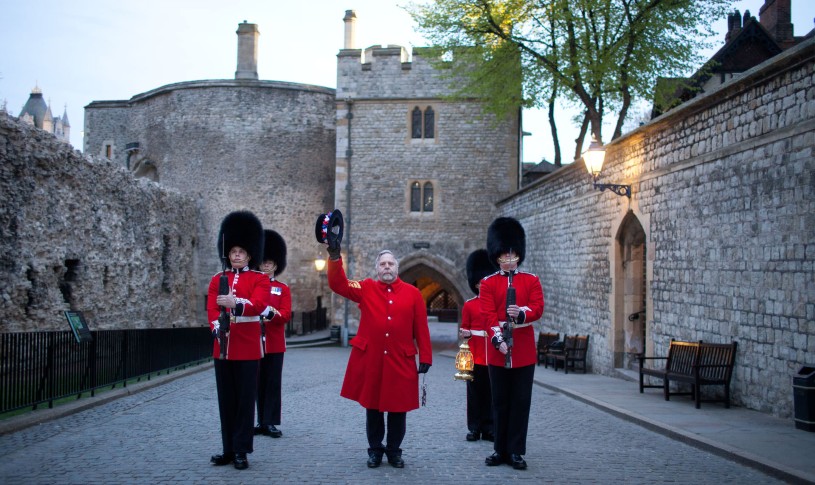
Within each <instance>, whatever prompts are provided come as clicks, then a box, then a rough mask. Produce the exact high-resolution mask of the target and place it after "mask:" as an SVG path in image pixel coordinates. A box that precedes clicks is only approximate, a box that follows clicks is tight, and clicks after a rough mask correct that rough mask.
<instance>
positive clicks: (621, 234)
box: [613, 212, 648, 369]
mask: <svg viewBox="0 0 815 485" xmlns="http://www.w3.org/2000/svg"><path fill="white" fill-rule="evenodd" d="M645 241H646V235H645V230H644V229H643V226H642V224H641V223H640V221H639V219H638V218H637V216H635V215H634V213H633V212H628V213H627V214H626V215H625V217H624V218H623V220H622V222H621V224H620V226H619V229H618V231H617V236H616V238H615V240H614V246H615V248H614V253H615V256H616V257H615V258H614V269H613V272H614V273H613V274H614V279H615V281H614V285H613V286H614V295H613V298H614V302H615V305H614V308H615V311H614V332H613V334H614V336H613V340H614V344H613V348H614V367H615V368H622V369H634V368H636V366H637V365H638V361H637V358H636V356H637V355H638V354H641V353H643V352H644V351H645V343H646V341H647V335H646V330H647V329H646V324H645V323H646V315H647V314H648V312H647V310H648V308H647V307H646V306H647V301H648V300H647V294H646V288H647V275H646V270H647V268H646V260H647V255H646V243H645Z"/></svg>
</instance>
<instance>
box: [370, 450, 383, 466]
mask: <svg viewBox="0 0 815 485" xmlns="http://www.w3.org/2000/svg"><path fill="white" fill-rule="evenodd" d="M381 464H382V450H373V449H370V448H369V449H368V468H378V467H379V465H381Z"/></svg>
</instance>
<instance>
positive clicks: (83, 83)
mask: <svg viewBox="0 0 815 485" xmlns="http://www.w3.org/2000/svg"><path fill="white" fill-rule="evenodd" d="M405 3H407V0H398V1H391V0H345V1H338V0H300V1H285V2H282V1H273V0H230V1H224V0H138V1H126V0H121V1H111V0H73V1H65V0H25V1H23V0H0V106H2V104H3V103H4V102H5V103H6V107H7V110H8V112H9V113H10V114H11V115H13V116H17V115H19V114H20V111H21V110H22V107H23V105H24V104H25V102H26V101H27V100H28V97H29V94H30V93H31V89H32V88H34V87H35V86H38V87H39V88H40V89H41V90H42V92H43V96H44V97H45V100H46V102H48V103H50V106H51V110H52V112H53V114H54V115H55V116H61V115H62V114H63V111H64V110H65V109H66V107H67V115H68V119H69V121H70V123H71V143H72V144H73V146H74V147H75V148H77V149H80V150H81V148H82V131H83V124H84V107H85V106H86V105H88V104H89V103H90V102H92V101H102V100H126V99H130V98H131V97H133V96H134V95H137V94H140V93H143V92H146V91H149V90H152V89H155V88H158V87H160V86H164V85H166V84H171V83H176V82H182V81H194V80H202V79H234V77H235V68H236V65H237V35H236V34H235V31H236V30H237V27H238V24H239V23H241V22H243V21H248V22H249V23H254V24H257V25H258V30H259V31H260V37H259V41H258V76H259V78H260V79H263V80H273V81H288V82H295V83H302V84H313V85H317V86H325V87H329V88H335V87H336V55H337V53H338V52H339V50H340V49H342V47H343V41H344V24H343V21H342V19H343V17H344V15H345V11H346V10H355V11H356V15H357V26H356V31H357V47H358V48H366V47H369V46H371V45H375V44H380V45H394V44H395V45H401V46H403V47H406V48H407V49H408V52H410V51H411V48H412V47H421V46H425V45H427V42H425V41H424V39H423V38H422V37H421V36H420V35H419V34H417V33H416V32H415V31H414V25H413V21H412V19H411V17H410V16H409V15H408V14H407V12H405V11H404V10H403V9H402V8H401V7H400V6H401V5H404V4H405ZM763 3H764V0H740V1H735V2H733V8H737V9H739V11H740V12H741V13H742V14H744V11H745V10H750V13H751V14H752V15H754V16H756V17H757V16H758V10H759V8H760V7H761V6H762V5H763ZM814 17H815V0H792V22H793V25H794V26H795V35H799V36H800V35H804V34H806V33H807V32H809V31H810V30H811V29H812V28H813V18H814ZM726 28H727V21H726V19H721V21H719V22H717V23H716V24H715V25H714V29H716V31H718V32H720V34H718V35H717V36H716V37H715V38H714V39H716V40H717V42H716V49H718V47H720V46H721V45H723V44H724V33H725V31H726ZM714 52H715V49H714V50H713V51H711V52H710V55H712V54H713V53H714ZM686 74H691V73H686ZM573 113H574V110H572V109H570V108H568V107H559V115H558V129H559V131H560V141H561V147H562V149H563V153H564V157H568V155H566V154H571V153H572V151H573V150H574V145H573V140H574V138H575V137H576V135H577V127H576V126H574V125H573V123H572V122H571V117H572V116H573ZM523 119H524V131H526V132H529V133H531V135H529V136H526V137H524V154H523V160H524V161H526V162H538V161H540V160H542V159H543V158H546V159H547V160H550V161H551V160H552V159H553V149H552V143H551V137H550V136H549V126H548V122H547V118H546V113H545V112H540V111H534V110H527V111H525V112H524V118H523ZM611 131H612V128H610V127H608V128H604V133H611Z"/></svg>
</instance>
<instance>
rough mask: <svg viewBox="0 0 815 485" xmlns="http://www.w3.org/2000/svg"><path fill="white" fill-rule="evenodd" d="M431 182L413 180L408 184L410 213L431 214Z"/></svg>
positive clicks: (432, 200) (432, 199)
mask: <svg viewBox="0 0 815 485" xmlns="http://www.w3.org/2000/svg"><path fill="white" fill-rule="evenodd" d="M434 202H435V201H434V195H433V182H430V181H421V180H414V181H413V182H411V183H410V212H433V206H434V205H435V204H434Z"/></svg>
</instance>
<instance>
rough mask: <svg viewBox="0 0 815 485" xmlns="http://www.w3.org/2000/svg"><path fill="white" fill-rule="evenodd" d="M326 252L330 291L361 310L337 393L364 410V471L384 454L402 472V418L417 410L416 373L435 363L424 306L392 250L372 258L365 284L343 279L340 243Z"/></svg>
mask: <svg viewBox="0 0 815 485" xmlns="http://www.w3.org/2000/svg"><path fill="white" fill-rule="evenodd" d="M328 254H329V260H328V285H329V287H330V288H331V290H332V291H334V292H335V293H337V294H338V295H340V296H344V297H345V298H348V299H349V300H351V301H353V302H355V303H357V304H358V305H359V308H360V312H361V315H360V320H359V330H358V331H357V335H356V337H354V338H353V340H352V341H351V346H352V348H351V356H350V357H349V359H348V367H347V368H346V371H345V379H344V381H343V383H342V391H341V392H340V395H341V396H342V397H345V398H347V399H351V400H353V401H356V402H358V403H359V404H360V405H362V407H364V408H365V409H366V425H365V428H366V431H367V435H368V446H369V448H368V467H370V468H376V467H378V466H379V465H380V464H381V463H382V455H383V454H385V455H387V457H388V463H390V464H391V466H393V467H395V468H402V467H404V466H405V463H404V461H403V460H402V450H401V448H400V446H401V444H402V439H403V438H404V436H405V428H406V415H407V412H408V411H411V410H414V409H418V407H419V389H418V388H419V376H418V374H420V373H425V372H427V371H428V369H429V368H430V365H431V364H432V363H433V356H432V348H431V345H430V331H429V329H428V326H427V309H426V307H425V302H424V300H423V299H422V295H421V293H419V290H418V289H417V288H416V287H414V286H412V285H410V284H407V283H405V282H403V281H402V280H400V279H399V276H398V275H399V262H398V261H397V260H396V258H395V257H394V255H393V253H391V252H390V251H382V252H380V253H379V255H377V257H376V274H377V279H376V280H373V279H370V278H368V279H365V280H363V281H353V280H348V278H347V277H346V275H345V270H344V269H343V266H342V258H341V257H340V245H339V241H337V240H332V241H330V242H329V248H328ZM417 347H418V350H417ZM417 353H418V356H419V368H418V370H417V368H416V355H417ZM385 413H387V438H386V440H385V445H384V446H383V445H382V439H383V438H385V430H386V428H385Z"/></svg>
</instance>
